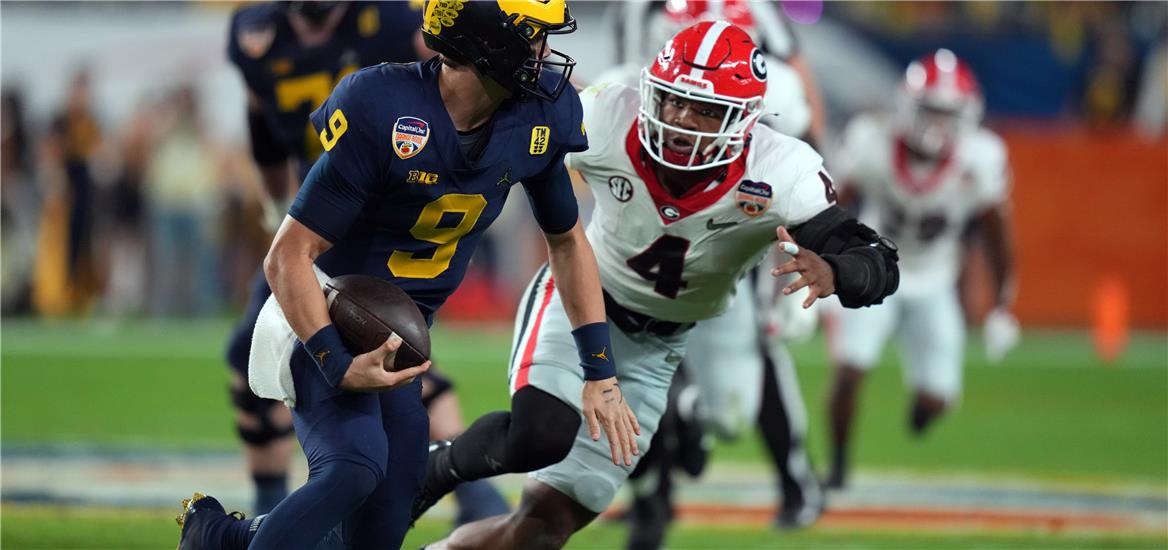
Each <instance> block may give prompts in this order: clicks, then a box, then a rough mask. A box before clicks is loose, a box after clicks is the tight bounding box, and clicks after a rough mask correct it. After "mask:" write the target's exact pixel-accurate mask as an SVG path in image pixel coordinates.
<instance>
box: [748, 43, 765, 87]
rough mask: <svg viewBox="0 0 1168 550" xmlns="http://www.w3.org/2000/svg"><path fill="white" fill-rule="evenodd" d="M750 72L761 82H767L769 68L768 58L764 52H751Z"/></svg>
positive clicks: (758, 50) (756, 50) (756, 49)
mask: <svg viewBox="0 0 1168 550" xmlns="http://www.w3.org/2000/svg"><path fill="white" fill-rule="evenodd" d="M750 72H751V74H753V75H754V77H755V78H757V79H758V80H759V81H761V82H766V79H767V66H766V56H764V55H763V54H762V50H760V49H758V48H755V49H754V51H752V52H750Z"/></svg>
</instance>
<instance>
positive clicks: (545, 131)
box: [529, 126, 552, 155]
mask: <svg viewBox="0 0 1168 550" xmlns="http://www.w3.org/2000/svg"><path fill="white" fill-rule="evenodd" d="M551 135H552V129H551V128H548V127H547V126H536V127H534V128H532V129H531V149H530V150H529V151H530V152H531V154H533V155H542V154H544V153H546V152H547V149H548V141H549V138H550V137H551Z"/></svg>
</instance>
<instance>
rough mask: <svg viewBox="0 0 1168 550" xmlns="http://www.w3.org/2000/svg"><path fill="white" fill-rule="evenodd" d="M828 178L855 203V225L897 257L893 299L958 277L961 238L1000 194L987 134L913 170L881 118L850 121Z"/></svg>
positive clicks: (996, 148)
mask: <svg viewBox="0 0 1168 550" xmlns="http://www.w3.org/2000/svg"><path fill="white" fill-rule="evenodd" d="M833 170H834V174H835V175H836V176H837V178H838V180H839V183H840V185H841V186H854V188H855V189H856V190H857V191H859V193H860V195H861V196H862V197H863V202H862V206H861V212H860V221H861V222H863V223H865V224H867V225H868V226H870V227H872V228H873V229H875V230H876V231H877V232H879V233H880V234H881V235H884V236H886V237H888V238H890V239H892V240H893V241H895V242H896V245H897V247H898V248H899V249H900V252H899V253H900V262H899V266H900V290H899V291H898V292H899V293H900V294H914V295H915V294H919V293H927V292H931V291H932V290H934V289H936V288H938V287H941V286H945V285H950V286H951V285H953V284H955V283H956V281H957V276H958V274H959V272H960V259H961V258H960V256H961V235H962V233H963V231H964V230H965V227H966V225H967V224H968V222H969V221H970V220H971V219H972V218H973V217H974V216H975V215H977V213H978V212H980V211H982V210H984V209H985V208H988V207H992V206H995V205H998V204H1001V203H1002V202H1003V201H1005V200H1006V194H1007V191H1008V189H1007V188H1008V182H1009V174H1008V166H1007V163H1006V147H1005V145H1004V144H1003V142H1002V140H1001V139H1000V138H999V137H998V136H997V135H995V134H994V133H993V132H990V131H989V130H986V129H983V128H978V129H977V130H976V131H975V132H973V133H971V134H970V135H967V136H965V137H963V138H962V139H961V140H960V141H959V142H958V144H957V146H956V147H955V148H954V150H953V152H952V153H951V154H950V155H949V156H948V157H947V158H946V159H944V160H941V161H938V162H930V163H921V164H915V163H913V162H912V161H911V160H910V157H909V155H908V152H907V151H906V150H905V148H904V146H903V145H902V144H901V141H900V140H899V139H897V137H896V134H895V131H894V128H893V124H892V121H891V120H890V119H888V118H886V117H881V116H873V115H860V116H857V117H856V118H854V119H852V121H851V123H849V125H848V128H847V130H846V132H845V136H844V146H843V149H842V150H841V151H839V155H838V162H836V163H835V164H833Z"/></svg>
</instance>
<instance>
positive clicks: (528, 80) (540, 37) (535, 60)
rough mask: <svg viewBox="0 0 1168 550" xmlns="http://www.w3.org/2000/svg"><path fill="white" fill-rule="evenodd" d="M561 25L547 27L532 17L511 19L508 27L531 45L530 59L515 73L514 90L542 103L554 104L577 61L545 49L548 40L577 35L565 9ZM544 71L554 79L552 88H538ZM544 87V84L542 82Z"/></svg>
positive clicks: (558, 52)
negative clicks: (551, 36) (554, 77)
mask: <svg viewBox="0 0 1168 550" xmlns="http://www.w3.org/2000/svg"><path fill="white" fill-rule="evenodd" d="M564 12H565V13H564V23H562V24H559V25H550V24H547V23H544V22H542V21H538V20H536V19H533V18H531V17H526V18H524V17H520V16H518V15H512V16H511V17H509V18H508V20H507V23H508V24H510V25H511V26H513V27H514V28H515V29H516V32H518V33H519V35H520V36H522V37H523V38H524V40H526V41H527V43H528V44H529V45H530V46H529V48H530V49H531V55H529V56H528V58H527V59H526V60H525V61H524V62H523V64H522V65H521V66H520V67H519V68H518V69H516V70H515V74H514V76H513V80H514V82H515V86H516V87H517V88H518V89H519V90H520V91H521V92H522V93H523V94H526V95H529V96H531V97H534V98H537V99H542V100H545V101H555V100H556V98H558V97H560V94H561V93H563V91H564V88H565V87H567V86H568V79H569V78H570V77H571V76H572V71H573V70H574V69H575V67H576V60H575V59H572V58H571V57H569V56H568V55H567V54H565V53H563V52H561V51H558V50H555V49H552V48H550V47H549V46H548V36H549V35H555V34H571V33H573V32H575V31H576V20H575V19H573V18H572V16H571V15H570V14H569V13H567V8H564ZM544 69H547V71H548V73H550V74H553V75H555V76H556V77H557V78H556V80H555V81H554V82H553V83H552V84H551V86H550V87H549V86H541V85H540V81H541V80H542V79H543V78H544V74H543V73H544ZM544 83H545V84H547V81H544Z"/></svg>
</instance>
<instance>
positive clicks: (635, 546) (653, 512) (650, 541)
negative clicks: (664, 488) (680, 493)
mask: <svg viewBox="0 0 1168 550" xmlns="http://www.w3.org/2000/svg"><path fill="white" fill-rule="evenodd" d="M670 508H671V506H670V505H669V500H668V497H666V496H664V495H663V494H661V492H659V491H654V492H652V493H650V494H648V495H645V496H637V497H634V498H633V505H632V507H631V508H630V509H629V511H628V521H629V541H628V546H627V548H628V550H657V549H658V548H661V547H662V545H663V544H664V543H665V531H666V529H668V528H669V523H670V518H671V516H672V514H671V513H670V512H671V510H670Z"/></svg>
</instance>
